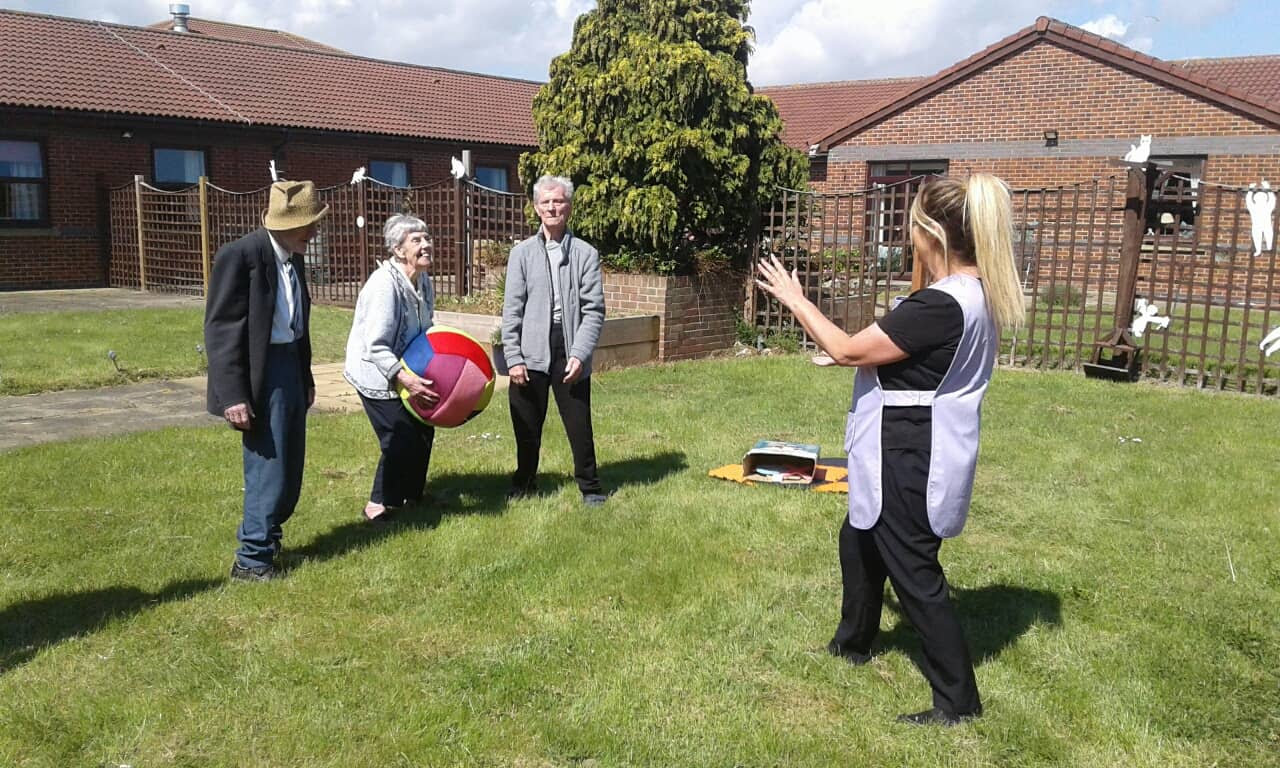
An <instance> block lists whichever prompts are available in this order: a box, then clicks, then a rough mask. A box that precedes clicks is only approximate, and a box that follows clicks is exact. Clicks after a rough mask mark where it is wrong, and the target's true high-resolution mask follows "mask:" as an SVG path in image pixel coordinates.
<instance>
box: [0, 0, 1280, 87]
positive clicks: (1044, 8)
mask: <svg viewBox="0 0 1280 768" xmlns="http://www.w3.org/2000/svg"><path fill="white" fill-rule="evenodd" d="M0 4H3V7H5V8H9V9H12V10H19V11H31V12H34V13H48V14H53V15H57V16H72V17H76V18H85V19H98V20H102V21H112V22H118V23H122V24H137V25H146V24H151V23H153V22H157V21H161V20H164V19H167V18H168V17H169V10H168V8H169V5H168V3H167V2H157V1H156V0H16V2H15V0H0ZM187 4H188V5H189V6H190V7H191V15H192V16H194V17H197V18H210V19H217V20H220V21H229V22H233V23H237V24H248V25H251V26H257V27H266V28H270V29H279V30H284V31H287V32H292V33H294V34H297V35H301V36H303V37H308V38H311V39H313V40H317V41H319V42H322V43H325V44H327V45H332V46H335V47H337V48H341V49H343V50H345V51H348V52H350V53H354V54H357V55H360V56H369V57H373V58H378V59H387V60H391V61H402V62H408V63H412V64H423V65H427V66H435V67H447V68H450V69H460V70H465V71H470V72H482V73H485V74H490V75H503V76H507V77H515V78H522V79H527V80H537V81H544V80H546V79H547V69H548V65H549V64H550V62H551V60H552V59H553V58H554V57H555V56H557V55H559V54H561V53H563V52H564V51H566V50H568V48H569V46H570V44H571V42H572V39H573V22H574V19H576V18H577V17H578V15H579V14H581V13H584V12H586V11H588V10H590V9H592V8H594V7H595V0H426V2H423V1H422V0H294V1H293V2H279V1H278V0H277V1H274V2H267V0H224V1H223V2H217V3H213V2H209V1H208V0H189V2H188V3H187ZM1037 16H1051V17H1053V18H1056V19H1059V20H1061V21H1065V22H1067V23H1069V24H1074V25H1076V26H1079V27H1083V28H1085V29H1088V30H1089V31H1091V32H1095V33H1097V34H1100V35H1103V36H1105V37H1110V38H1112V39H1114V40H1117V41H1118V42H1121V43H1123V44H1125V45H1128V46H1129V47H1131V48H1135V49H1137V50H1139V51H1142V52H1143V53H1148V54H1150V55H1152V56H1155V57H1157V58H1161V59H1185V58H1201V57H1221V56H1248V55H1257V54H1280V36H1278V35H1277V31H1280V2H1277V0H1040V1H1039V2H1027V1H1025V0H754V1H753V2H752V3H751V15H750V17H749V18H748V20H747V23H748V24H749V25H750V26H751V27H753V28H754V29H755V32H756V46H755V53H754V55H753V56H752V58H751V63H750V65H749V67H748V73H747V74H748V77H749V78H750V80H751V81H752V83H754V84H755V85H781V84H795V83H812V82H825V81H832V80H866V79H872V78H884V77H908V76H920V75H930V74H933V73H934V72H937V71H938V70H940V69H944V68H946V67H948V66H950V65H952V64H954V63H955V62H957V61H960V60H961V59H964V58H967V57H968V56H970V55H972V54H974V53H976V52H978V51H980V50H982V49H983V48H985V47H987V46H988V45H990V44H992V43H994V42H996V41H998V40H1000V39H1001V38H1003V37H1005V36H1007V35H1009V34H1012V33H1013V32H1016V31H1018V30H1019V29H1022V28H1024V27H1027V26H1029V25H1031V24H1033V23H1034V22H1035V20H1036V17H1037Z"/></svg>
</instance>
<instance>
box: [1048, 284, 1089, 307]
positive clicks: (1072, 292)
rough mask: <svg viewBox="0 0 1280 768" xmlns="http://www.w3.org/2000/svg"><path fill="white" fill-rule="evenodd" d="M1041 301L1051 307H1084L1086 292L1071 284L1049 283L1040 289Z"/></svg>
mask: <svg viewBox="0 0 1280 768" xmlns="http://www.w3.org/2000/svg"><path fill="white" fill-rule="evenodd" d="M1040 302H1041V303H1042V304H1045V305H1046V306H1050V307H1083V306H1084V294H1083V293H1082V292H1081V291H1079V290H1078V289H1076V288H1073V287H1072V286H1070V285H1052V286H1049V285H1047V286H1045V287H1044V288H1041V289H1040Z"/></svg>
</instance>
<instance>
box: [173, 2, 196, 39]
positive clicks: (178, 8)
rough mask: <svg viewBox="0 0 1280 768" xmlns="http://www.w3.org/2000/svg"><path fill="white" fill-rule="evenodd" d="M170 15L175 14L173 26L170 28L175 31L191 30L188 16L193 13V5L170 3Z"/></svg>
mask: <svg viewBox="0 0 1280 768" xmlns="http://www.w3.org/2000/svg"><path fill="white" fill-rule="evenodd" d="M169 15H171V16H173V26H172V27H170V28H169V29H171V30H173V31H174V32H190V31H191V30H190V29H188V28H187V17H188V16H190V15H191V6H189V5H187V4H186V3H170V4H169Z"/></svg>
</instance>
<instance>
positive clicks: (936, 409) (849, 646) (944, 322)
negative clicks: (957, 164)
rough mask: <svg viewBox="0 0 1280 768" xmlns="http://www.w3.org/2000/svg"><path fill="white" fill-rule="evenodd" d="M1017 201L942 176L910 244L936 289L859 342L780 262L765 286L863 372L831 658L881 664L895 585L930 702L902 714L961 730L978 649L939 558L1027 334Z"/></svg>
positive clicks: (972, 702) (988, 182)
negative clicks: (996, 396) (999, 381)
mask: <svg viewBox="0 0 1280 768" xmlns="http://www.w3.org/2000/svg"><path fill="white" fill-rule="evenodd" d="M1011 222H1012V211H1011V206H1010V201H1009V191H1008V188H1007V187H1005V185H1004V183H1003V182H1001V181H1000V180H999V179H997V178H995V177H994V176H988V175H982V174H979V175H975V176H972V177H970V178H969V179H968V180H967V181H966V180H960V179H955V178H946V177H944V178H938V179H934V180H931V181H929V182H926V183H925V184H924V185H923V186H921V188H920V191H919V193H918V194H917V196H916V198H915V202H914V204H913V205H912V207H911V243H912V249H913V252H914V254H915V257H916V258H918V259H921V260H922V261H923V265H924V267H925V268H926V270H927V272H928V273H929V274H930V275H932V276H933V278H934V280H935V282H934V283H932V284H931V285H930V286H928V287H927V288H925V289H923V290H920V291H917V292H915V293H914V294H912V295H911V296H910V297H908V298H907V299H906V300H905V301H903V302H902V303H901V304H900V305H899V306H897V307H896V308H895V309H893V311H891V312H889V313H888V314H887V315H885V316H884V317H883V318H881V319H880V320H879V321H877V322H876V323H874V324H872V325H871V326H869V327H867V328H865V329H863V330H862V331H860V332H858V333H857V334H855V335H854V336H849V335H847V334H845V333H844V331H842V330H841V329H840V328H838V327H837V326H836V325H835V324H834V323H832V322H831V321H829V320H828V319H827V318H825V317H823V315H822V313H821V312H820V311H819V310H818V308H817V307H816V306H814V305H813V304H812V303H811V302H810V301H808V300H807V299H806V298H805V296H804V290H803V288H802V286H801V285H800V282H799V281H798V280H797V278H796V275H795V273H794V272H792V273H791V274H788V273H787V272H786V270H784V269H783V268H782V265H781V264H779V263H778V261H777V260H776V259H772V258H771V259H770V260H769V261H768V262H761V263H760V264H759V273H760V278H759V279H758V280H757V283H758V284H759V285H760V287H761V288H762V289H764V290H765V291H766V292H768V293H769V294H771V295H772V296H774V297H776V298H777V299H778V300H779V301H780V302H781V303H782V304H783V305H784V306H786V307H787V308H788V309H789V310H791V312H792V313H793V314H794V315H795V317H796V319H797V320H798V321H799V322H800V324H801V325H803V326H804V329H805V330H806V331H807V332H808V333H809V336H810V338H812V339H813V340H814V341H815V342H816V343H817V344H818V346H819V347H821V348H822V350H823V351H824V352H826V353H827V354H828V355H830V356H831V358H832V359H833V360H834V361H835V362H836V363H837V364H839V365H845V366H852V367H856V368H857V369H858V371H857V375H856V376H855V378H854V387H853V405H852V407H851V408H850V411H849V414H848V417H847V422H846V431H845V450H846V452H847V453H848V457H849V517H848V520H846V521H845V522H844V523H843V524H842V526H841V529H840V571H841V578H842V582H843V599H842V602H841V610H840V624H839V625H838V626H837V628H836V632H835V636H834V637H833V638H832V639H831V642H830V643H829V644H828V646H827V650H828V651H830V652H831V653H832V654H833V655H835V656H840V657H842V658H844V659H846V660H847V661H849V662H850V663H852V664H864V663H866V662H867V661H869V660H870V659H871V644H872V640H873V639H874V638H875V636H876V633H877V632H878V631H879V628H880V610H881V605H882V603H883V599H884V582H885V579H886V578H887V579H888V580H889V583H890V584H892V585H893V591H894V593H895V594H896V595H897V596H898V602H899V604H901V606H902V610H903V612H904V613H905V614H906V616H907V618H908V619H909V620H910V622H911V623H912V625H913V626H915V628H916V630H917V631H918V632H919V633H920V637H921V642H922V645H923V649H924V663H923V664H922V668H923V671H924V674H925V677H926V678H927V679H928V681H929V685H930V687H931V688H932V689H933V705H932V706H931V707H930V708H929V709H926V710H924V711H922V712H916V713H914V714H907V715H902V716H900V717H899V718H898V719H899V720H900V721H902V722H906V723H911V724H917V725H927V724H936V725H956V724H958V723H960V722H961V721H962V720H966V719H970V718H973V717H977V716H979V715H981V714H982V702H981V700H980V698H979V696H978V686H977V681H976V679H975V676H974V671H973V661H972V658H971V656H970V653H969V646H968V643H967V642H966V641H965V638H964V633H963V631H962V630H961V627H960V621H959V619H958V617H957V615H956V611H955V607H954V606H953V605H952V603H951V600H950V597H949V595H948V586H947V579H946V575H945V574H944V573H943V572H942V565H941V564H940V563H939V561H938V551H939V549H940V548H941V546H942V540H943V539H945V538H948V537H951V536H955V535H957V534H958V533H960V530H961V529H962V528H963V527H964V523H965V518H966V516H967V515H968V511H969V499H970V496H971V493H972V490H973V476H974V469H975V467H976V465H977V460H978V433H979V427H980V416H981V407H982V397H983V395H984V394H985V392H986V389H987V383H988V382H989V381H990V380H991V371H992V368H993V366H994V364H995V357H996V350H997V345H998V341H999V330H998V329H999V328H1000V327H1013V326H1017V325H1019V324H1021V322H1022V316H1023V304H1022V291H1021V286H1020V285H1019V282H1018V275H1017V270H1016V269H1015V267H1014V263H1013V242H1012V226H1011Z"/></svg>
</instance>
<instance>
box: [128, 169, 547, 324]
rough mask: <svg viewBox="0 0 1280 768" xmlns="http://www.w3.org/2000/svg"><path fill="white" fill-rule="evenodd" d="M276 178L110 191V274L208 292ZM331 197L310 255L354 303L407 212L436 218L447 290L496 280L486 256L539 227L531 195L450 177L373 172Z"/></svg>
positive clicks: (337, 293) (334, 297) (331, 297)
mask: <svg viewBox="0 0 1280 768" xmlns="http://www.w3.org/2000/svg"><path fill="white" fill-rule="evenodd" d="M268 190H269V187H262V188H261V189H256V190H252V191H249V192H233V191H231V190H227V189H223V188H221V187H218V186H217V185H215V184H212V183H211V182H209V181H208V180H207V179H204V178H201V179H200V182H199V184H197V185H196V186H194V187H190V188H188V189H183V190H177V191H166V190H161V189H156V188H155V187H152V186H150V185H148V184H146V183H145V182H144V181H142V178H141V177H135V179H134V182H133V183H132V184H128V185H126V186H123V187H120V188H117V189H113V190H110V191H109V193H108V194H109V207H110V223H111V265H110V272H109V275H110V284H111V285H112V286H113V287H121V288H137V289H141V290H147V291H157V292H169V293H192V294H196V295H203V294H204V292H205V290H206V289H207V287H208V281H209V273H210V270H211V268H212V259H213V257H214V255H215V254H216V253H217V251H218V249H219V248H220V247H222V246H223V245H225V244H226V243H229V242H231V241H232V240H235V239H236V238H238V237H241V236H242V235H244V234H246V233H248V232H252V231H253V230H254V229H255V228H257V227H259V226H261V219H262V212H263V211H264V210H265V209H266V207H267V196H268ZM319 195H320V199H321V201H322V202H324V203H326V204H327V205H328V206H329V213H328V215H327V216H325V217H324V218H323V219H322V220H321V222H320V227H319V231H318V232H317V233H316V236H315V238H314V239H313V240H312V241H311V245H310V246H309V247H308V249H307V253H306V255H305V259H306V264H307V277H308V280H309V283H308V285H309V287H310V290H311V294H312V296H313V298H314V299H315V300H316V301H317V302H323V303H328V304H338V305H345V306H352V305H354V304H355V300H356V296H357V295H358V294H359V292H360V286H361V285H363V284H364V280H365V278H366V277H368V275H369V274H370V272H372V271H373V269H374V267H375V265H376V260H380V259H384V258H386V247H385V245H384V243H383V242H382V225H383V223H384V222H385V221H386V220H387V219H388V218H389V217H390V216H392V215H393V214H395V213H400V212H405V213H411V214H413V215H415V216H417V217H418V218H421V219H422V220H424V221H425V222H426V223H427V227H428V229H429V230H430V232H431V236H432V239H433V240H434V242H435V259H434V263H433V265H432V269H431V278H432V282H433V283H434V285H435V289H436V293H437V295H449V296H463V295H466V294H468V293H470V292H472V291H475V290H478V289H480V288H481V287H482V286H483V285H484V284H485V282H486V264H488V265H491V266H492V265H494V264H496V261H495V258H496V257H495V256H494V254H505V253H506V252H507V251H509V250H510V246H511V244H512V243H513V242H516V241H518V240H520V239H522V238H524V237H526V236H528V234H529V233H530V231H531V227H530V226H529V224H528V220H527V219H526V218H525V214H524V197H523V196H522V195H518V194H510V193H506V192H499V191H497V190H493V189H488V188H486V187H482V186H480V185H478V184H476V183H474V182H472V181H470V180H460V181H459V180H454V179H446V180H444V181H440V182H436V183H434V184H427V185H424V186H418V187H394V186H390V185H387V184H383V183H381V182H379V181H376V180H373V179H366V180H365V181H363V182H361V183H359V184H339V185H336V186H333V187H326V188H324V189H321V190H319Z"/></svg>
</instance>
